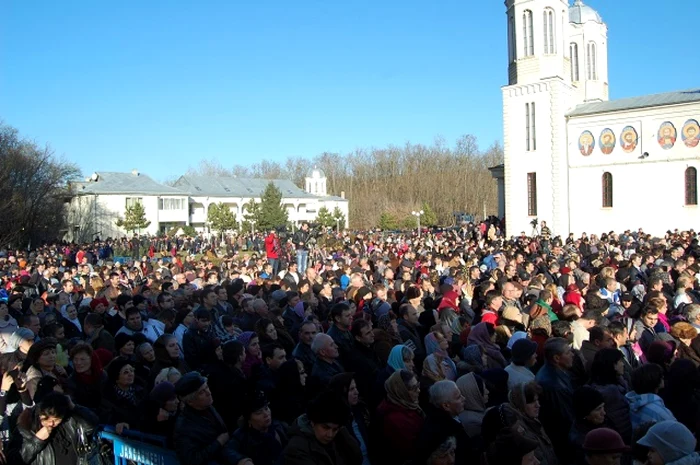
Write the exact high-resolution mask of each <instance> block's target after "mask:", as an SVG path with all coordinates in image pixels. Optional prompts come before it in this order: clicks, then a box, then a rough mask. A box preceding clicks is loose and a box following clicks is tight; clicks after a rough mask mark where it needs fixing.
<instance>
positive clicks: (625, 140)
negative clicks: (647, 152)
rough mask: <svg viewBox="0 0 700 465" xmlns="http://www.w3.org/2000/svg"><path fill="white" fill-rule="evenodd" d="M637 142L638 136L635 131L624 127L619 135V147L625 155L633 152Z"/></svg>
mask: <svg viewBox="0 0 700 465" xmlns="http://www.w3.org/2000/svg"><path fill="white" fill-rule="evenodd" d="M638 140H639V135H638V134H637V130H636V129H634V128H633V127H632V126H625V127H624V129H622V132H621V133H620V147H622V151H623V152H625V153H631V152H634V149H636V148H637V141H638Z"/></svg>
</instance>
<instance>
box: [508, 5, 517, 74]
mask: <svg viewBox="0 0 700 465" xmlns="http://www.w3.org/2000/svg"><path fill="white" fill-rule="evenodd" d="M517 50H518V48H517V45H516V41H515V18H514V17H513V16H508V62H509V63H512V62H514V61H515V60H516V59H517V58H518V57H517Z"/></svg>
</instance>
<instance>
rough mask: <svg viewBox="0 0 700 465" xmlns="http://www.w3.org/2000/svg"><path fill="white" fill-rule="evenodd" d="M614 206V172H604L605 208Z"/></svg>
mask: <svg viewBox="0 0 700 465" xmlns="http://www.w3.org/2000/svg"><path fill="white" fill-rule="evenodd" d="M612 206H613V179H612V174H610V173H603V208H612Z"/></svg>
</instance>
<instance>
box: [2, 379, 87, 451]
mask: <svg viewBox="0 0 700 465" xmlns="http://www.w3.org/2000/svg"><path fill="white" fill-rule="evenodd" d="M37 400H38V399H37ZM98 423H99V421H98V419H97V416H96V415H95V414H94V413H92V412H91V411H90V410H89V409H87V408H85V407H80V406H77V405H74V404H73V403H72V402H71V400H70V398H69V397H67V396H65V395H63V394H60V393H58V392H50V393H48V394H46V395H45V396H44V397H43V398H42V399H41V400H39V402H38V404H37V406H36V407H34V408H32V409H27V410H24V411H23V412H22V414H21V415H20V416H19V418H18V421H17V430H16V431H15V433H14V434H13V435H12V437H11V438H10V444H9V447H8V451H7V462H6V463H17V464H19V463H26V464H32V465H73V464H75V463H78V460H79V459H80V458H83V457H86V455H88V450H87V449H88V448H87V447H86V445H88V444H89V442H90V441H91V439H92V434H93V432H94V431H95V429H96V428H97V425H98Z"/></svg>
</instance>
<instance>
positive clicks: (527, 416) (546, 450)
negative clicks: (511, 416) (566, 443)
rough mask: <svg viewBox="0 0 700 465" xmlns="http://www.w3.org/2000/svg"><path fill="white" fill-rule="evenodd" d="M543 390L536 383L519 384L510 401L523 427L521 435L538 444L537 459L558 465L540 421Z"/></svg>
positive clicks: (544, 462) (511, 391) (512, 390)
mask: <svg viewBox="0 0 700 465" xmlns="http://www.w3.org/2000/svg"><path fill="white" fill-rule="evenodd" d="M541 393H542V388H540V386H539V385H538V384H537V383H536V382H535V381H531V382H529V383H524V384H518V385H516V386H514V387H513V389H511V390H510V393H509V394H508V401H509V403H510V405H511V406H512V407H513V410H514V411H515V412H516V413H517V415H518V421H519V424H521V425H522V431H521V434H522V435H523V436H525V437H527V438H528V439H530V440H532V441H535V442H536V443H537V448H536V449H535V453H534V455H535V458H536V459H537V460H538V461H539V462H540V463H542V464H558V463H559V461H558V459H557V456H556V454H555V452H554V446H553V445H552V441H551V440H550V439H549V436H548V435H547V433H546V432H545V430H544V427H543V426H542V423H540V421H539V414H540V401H539V396H540V394H541Z"/></svg>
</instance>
